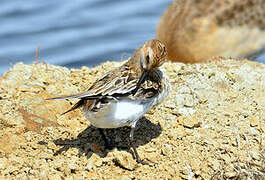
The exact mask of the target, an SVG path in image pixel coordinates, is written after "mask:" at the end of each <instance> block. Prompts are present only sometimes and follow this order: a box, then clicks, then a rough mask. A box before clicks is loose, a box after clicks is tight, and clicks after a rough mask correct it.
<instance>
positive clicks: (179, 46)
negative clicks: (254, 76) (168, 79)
mask: <svg viewBox="0 0 265 180" xmlns="http://www.w3.org/2000/svg"><path fill="white" fill-rule="evenodd" d="M156 38H157V39H159V40H161V41H162V42H163V43H164V44H165V45H166V46H167V48H168V58H169V59H170V60H172V61H180V62H187V63H196V62H201V61H206V60H208V59H209V58H211V57H213V56H224V57H230V56H231V57H250V58H251V56H252V57H253V55H257V54H259V53H262V52H264V50H265V0H175V1H174V2H172V4H171V5H170V6H169V7H168V9H167V10H166V11H165V13H164V15H163V17H162V18H161V20H160V23H159V25H158V28H157V35H156Z"/></svg>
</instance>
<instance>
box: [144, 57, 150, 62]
mask: <svg viewBox="0 0 265 180" xmlns="http://www.w3.org/2000/svg"><path fill="white" fill-rule="evenodd" d="M145 60H146V62H147V64H149V61H150V57H149V55H147V56H146V58H145Z"/></svg>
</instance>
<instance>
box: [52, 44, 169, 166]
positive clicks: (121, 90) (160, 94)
mask: <svg viewBox="0 0 265 180" xmlns="http://www.w3.org/2000/svg"><path fill="white" fill-rule="evenodd" d="M166 56H167V50H166V47H165V45H163V44H162V43H161V42H160V41H159V40H149V41H147V42H145V43H144V44H143V45H142V46H141V47H140V48H138V49H137V50H136V51H135V53H134V55H133V56H132V57H131V58H130V59H129V60H128V61H127V62H125V63H124V64H123V65H122V66H120V67H118V68H116V69H114V70H113V71H110V72H108V73H107V74H105V75H104V76H103V77H102V78H100V79H98V80H97V81H96V82H95V83H94V84H93V85H92V86H91V87H90V88H89V89H88V90H87V91H86V92H83V93H79V94H75V95H70V96H63V97H55V98H49V99H48V100H52V99H68V98H76V99H79V101H78V102H77V103H76V104H75V105H74V106H73V107H72V108H71V109H69V110H68V111H66V112H64V113H63V114H65V113H68V112H70V111H72V110H75V109H77V108H79V107H83V114H84V115H85V117H86V118H87V119H88V120H89V121H90V122H91V124H92V125H93V126H95V127H97V128H99V131H100V134H101V135H102V138H103V140H104V141H105V145H106V146H108V145H109V143H108V141H107V139H106V137H105V134H104V131H103V129H105V128H118V127H123V126H129V127H131V131H130V139H129V141H130V145H131V147H132V148H133V150H134V154H135V158H136V161H137V162H138V163H142V164H147V163H145V162H143V161H142V160H141V158H140V157H139V155H138V153H137V150H136V147H135V145H134V142H133V134H134V129H135V126H136V123H137V121H138V120H139V119H140V118H141V117H142V116H143V115H144V114H145V113H146V112H148V111H149V110H150V109H151V108H153V107H154V106H156V105H158V104H159V103H161V102H162V101H163V100H164V99H165V98H166V97H167V96H168V93H169V89H170V83H169V81H168V79H167V77H166V76H165V75H164V74H163V73H162V71H160V69H159V67H160V66H161V65H162V64H163V63H164V62H165V60H166Z"/></svg>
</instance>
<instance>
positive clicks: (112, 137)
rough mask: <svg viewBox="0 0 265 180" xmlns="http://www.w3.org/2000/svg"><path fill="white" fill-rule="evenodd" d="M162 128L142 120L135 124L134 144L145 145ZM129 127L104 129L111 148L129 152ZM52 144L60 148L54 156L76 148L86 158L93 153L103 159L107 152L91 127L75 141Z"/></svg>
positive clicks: (65, 140) (96, 131)
mask: <svg viewBox="0 0 265 180" xmlns="http://www.w3.org/2000/svg"><path fill="white" fill-rule="evenodd" d="M161 131H162V128H161V126H160V124H157V125H156V124H153V123H152V122H151V121H149V120H148V119H146V118H142V119H140V120H139V121H138V123H137V128H136V130H135V133H134V142H135V145H136V147H138V146H141V145H144V144H147V143H148V142H149V141H151V140H152V139H154V138H156V137H158V136H159V135H160V134H161ZM129 133H130V128H129V127H122V128H116V129H105V134H106V137H107V138H108V140H109V141H110V142H111V144H112V145H113V147H117V148H118V149H123V150H126V151H128V152H131V151H130V146H129ZM54 143H55V144H56V145H57V146H62V147H61V148H60V149H59V150H57V151H56V152H55V153H54V155H58V154H61V153H62V152H64V151H67V150H68V149H70V148H77V149H78V150H79V153H81V154H83V153H85V154H86V156H87V158H90V156H91V155H92V154H93V153H97V154H98V155H99V156H101V157H105V156H106V155H107V153H108V150H107V149H105V148H104V141H103V139H102V137H101V135H100V133H99V131H98V129H97V128H95V127H93V126H89V127H87V128H86V129H85V130H84V131H82V132H81V133H80V134H79V135H78V136H77V137H76V138H75V139H61V138H60V139H56V140H54Z"/></svg>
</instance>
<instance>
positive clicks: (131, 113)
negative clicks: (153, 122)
mask: <svg viewBox="0 0 265 180" xmlns="http://www.w3.org/2000/svg"><path fill="white" fill-rule="evenodd" d="M150 108H152V106H150V107H149V106H147V104H141V103H140V102H139V101H132V100H128V99H125V100H119V101H115V100H113V101H111V102H110V103H109V104H108V105H104V106H103V107H102V108H100V109H99V110H98V111H97V112H93V111H87V110H85V109H84V110H83V113H84V115H85V117H86V118H87V119H88V120H89V121H90V122H91V124H92V125H93V126H95V127H98V128H118V127H123V126H131V125H132V124H134V123H135V122H136V121H137V120H138V119H139V118H141V117H142V116H143V115H144V114H145V113H146V112H147V111H148V110H149V109H150Z"/></svg>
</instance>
